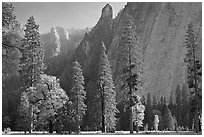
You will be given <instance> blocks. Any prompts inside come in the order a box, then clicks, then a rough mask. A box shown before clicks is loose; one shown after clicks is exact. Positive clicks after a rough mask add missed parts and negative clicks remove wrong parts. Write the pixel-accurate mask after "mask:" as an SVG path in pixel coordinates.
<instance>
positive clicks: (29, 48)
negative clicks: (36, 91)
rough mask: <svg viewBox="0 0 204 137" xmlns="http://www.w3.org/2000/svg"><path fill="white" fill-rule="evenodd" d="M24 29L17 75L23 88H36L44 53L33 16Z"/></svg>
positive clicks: (41, 70) (37, 26)
mask: <svg viewBox="0 0 204 137" xmlns="http://www.w3.org/2000/svg"><path fill="white" fill-rule="evenodd" d="M25 27H26V29H25V30H24V32H25V36H24V39H23V49H21V53H22V57H21V58H20V70H19V74H20V77H21V79H22V81H23V83H24V85H25V88H28V87H34V86H36V85H37V83H38V82H39V79H40V74H43V70H44V65H43V57H44V51H43V48H42V42H41V40H40V34H39V25H37V24H36V22H35V19H34V17H33V16H31V17H30V18H29V19H28V21H27V23H26V25H25Z"/></svg>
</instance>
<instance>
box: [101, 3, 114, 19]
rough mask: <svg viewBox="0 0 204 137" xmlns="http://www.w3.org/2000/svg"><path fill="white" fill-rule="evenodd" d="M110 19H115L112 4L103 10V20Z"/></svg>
mask: <svg viewBox="0 0 204 137" xmlns="http://www.w3.org/2000/svg"><path fill="white" fill-rule="evenodd" d="M104 17H110V18H111V19H112V18H113V10H112V7H111V5H110V4H106V6H105V7H104V8H103V9H102V14H101V18H104Z"/></svg>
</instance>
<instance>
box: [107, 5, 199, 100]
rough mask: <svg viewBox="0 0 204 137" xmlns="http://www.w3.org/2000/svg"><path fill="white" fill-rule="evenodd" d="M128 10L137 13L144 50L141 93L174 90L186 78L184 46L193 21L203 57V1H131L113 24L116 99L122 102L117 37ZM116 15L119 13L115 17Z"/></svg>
mask: <svg viewBox="0 0 204 137" xmlns="http://www.w3.org/2000/svg"><path fill="white" fill-rule="evenodd" d="M126 14H129V15H132V16H133V17H134V24H135V26H136V31H137V35H138V38H139V43H140V45H141V48H142V49H143V54H144V79H143V81H144V86H143V90H142V91H141V92H140V93H139V94H141V95H146V94H147V93H148V92H150V93H151V96H156V97H157V98H159V97H160V96H166V97H167V99H168V98H169V96H170V93H171V92H174V91H175V89H176V85H177V84H181V85H182V84H183V83H184V82H185V79H186V77H185V76H186V74H185V63H184V61H183V59H184V57H185V51H186V48H185V47H184V46H183V44H184V41H185V33H186V30H187V25H188V24H189V23H190V22H192V23H193V24H194V28H195V32H196V34H197V35H198V41H197V42H198V45H199V46H198V48H197V53H198V56H199V59H200V60H201V59H202V52H201V47H202V41H201V40H202V39H201V36H202V35H201V34H202V4H201V3H146V2H145V3H128V4H127V5H126V6H125V9H124V10H123V11H122V15H121V16H120V18H119V19H117V21H115V23H116V25H114V26H117V27H116V28H114V32H115V33H114V36H113V41H112V44H111V46H110V49H109V51H108V55H109V59H110V61H111V64H112V70H113V74H114V76H113V77H114V80H115V85H116V90H117V100H118V102H120V99H121V97H122V94H121V93H122V92H121V91H120V88H119V87H120V85H118V79H117V75H118V70H117V68H118V67H119V66H120V64H118V61H117V58H118V57H117V55H118V54H119V52H120V51H119V49H120V48H119V44H118V39H119V36H120V31H121V28H122V24H123V20H124V18H125V16H126ZM116 18H117V17H116Z"/></svg>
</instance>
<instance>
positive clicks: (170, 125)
mask: <svg viewBox="0 0 204 137" xmlns="http://www.w3.org/2000/svg"><path fill="white" fill-rule="evenodd" d="M164 119H165V120H164V121H165V126H164V128H167V129H168V130H171V131H172V130H174V129H175V120H174V118H173V117H172V115H171V110H170V109H169V108H168V107H167V112H166V114H165V115H164Z"/></svg>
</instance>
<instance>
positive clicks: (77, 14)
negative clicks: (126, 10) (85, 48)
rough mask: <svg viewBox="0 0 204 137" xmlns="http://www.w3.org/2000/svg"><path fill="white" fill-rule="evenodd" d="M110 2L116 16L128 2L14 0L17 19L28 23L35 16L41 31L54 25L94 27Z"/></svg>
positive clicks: (81, 27) (80, 27) (82, 27)
mask: <svg viewBox="0 0 204 137" xmlns="http://www.w3.org/2000/svg"><path fill="white" fill-rule="evenodd" d="M108 3H109V4H110V5H111V6H112V8H113V16H114V17H115V16H116V15H117V13H118V12H119V11H120V10H121V9H122V8H123V7H124V6H125V5H126V2H12V4H13V6H14V8H15V15H16V18H17V20H18V21H19V22H20V23H22V24H26V22H27V20H28V18H29V17H30V16H34V18H35V20H36V23H37V24H39V25H40V28H39V29H40V33H46V32H48V31H49V30H50V29H51V28H52V27H53V26H62V27H64V28H79V29H84V28H86V27H93V26H94V25H95V24H96V23H97V21H98V19H99V18H100V16H101V11H102V8H103V7H104V6H105V5H106V4H108Z"/></svg>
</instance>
